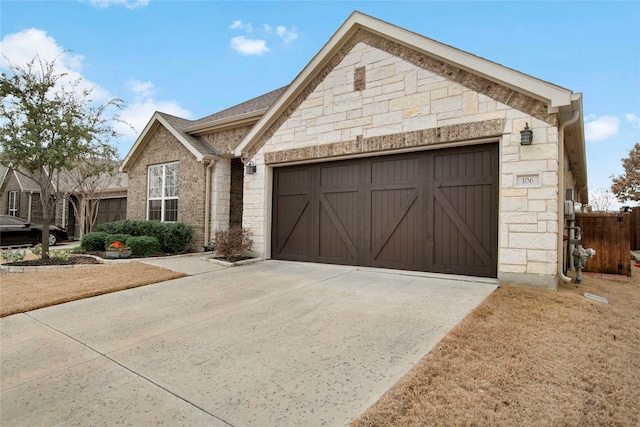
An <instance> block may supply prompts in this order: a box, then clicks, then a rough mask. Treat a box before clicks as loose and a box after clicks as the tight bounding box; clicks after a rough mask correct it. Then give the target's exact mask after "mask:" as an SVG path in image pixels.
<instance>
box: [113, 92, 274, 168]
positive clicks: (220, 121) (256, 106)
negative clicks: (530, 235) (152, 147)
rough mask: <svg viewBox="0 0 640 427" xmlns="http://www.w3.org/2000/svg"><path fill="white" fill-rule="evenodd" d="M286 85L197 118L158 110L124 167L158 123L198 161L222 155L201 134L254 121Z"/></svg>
mask: <svg viewBox="0 0 640 427" xmlns="http://www.w3.org/2000/svg"><path fill="white" fill-rule="evenodd" d="M285 89H286V86H285V87H282V88H280V89H276V90H273V91H271V92H269V93H266V94H264V95H260V96H258V97H256V98H253V99H250V100H248V101H245V102H243V103H241V104H238V105H235V106H233V107H230V108H227V109H225V110H222V111H219V112H217V113H215V114H211V115H209V116H206V117H203V118H201V119H198V120H187V119H183V118H180V117H176V116H172V115H171V114H167V113H161V112H159V111H157V112H156V113H154V115H153V116H152V117H151V119H150V120H149V123H147V126H146V127H145V128H144V130H143V131H142V133H141V134H140V135H139V136H138V138H137V139H136V142H135V143H134V144H133V147H132V148H131V150H129V153H128V154H127V156H126V157H125V159H124V161H123V163H122V170H123V171H124V172H126V171H127V170H128V169H129V168H130V166H131V162H133V161H134V160H135V158H136V157H137V156H138V155H139V153H140V151H141V150H142V148H143V147H144V145H145V144H146V137H147V136H151V135H152V134H153V132H154V131H155V129H157V127H158V125H162V126H164V127H165V128H166V129H167V130H168V131H169V132H171V133H172V134H173V136H175V137H176V139H177V140H178V141H180V142H181V143H182V145H184V146H185V147H186V148H187V150H189V152H191V153H192V154H193V155H194V156H195V158H196V159H197V160H198V161H202V160H203V159H207V158H214V157H216V156H218V155H220V152H219V150H218V149H217V148H216V147H215V146H213V145H212V144H210V143H209V142H207V140H206V139H204V138H202V137H201V136H199V135H201V134H203V133H205V132H211V131H214V130H217V129H223V128H227V127H231V126H240V125H244V124H247V125H248V124H255V123H256V122H257V121H258V119H259V118H260V117H262V115H263V114H264V113H265V112H266V111H267V110H268V109H269V107H271V105H272V104H273V103H274V101H275V100H276V99H277V98H278V97H279V96H280V94H282V92H284V90H285Z"/></svg>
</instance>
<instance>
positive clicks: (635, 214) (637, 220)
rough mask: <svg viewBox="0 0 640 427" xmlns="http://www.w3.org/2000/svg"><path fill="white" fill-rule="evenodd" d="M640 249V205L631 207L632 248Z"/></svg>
mask: <svg viewBox="0 0 640 427" xmlns="http://www.w3.org/2000/svg"><path fill="white" fill-rule="evenodd" d="M636 249H640V206H634V207H632V208H631V250H636Z"/></svg>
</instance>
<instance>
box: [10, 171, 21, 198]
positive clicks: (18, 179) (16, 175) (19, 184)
mask: <svg viewBox="0 0 640 427" xmlns="http://www.w3.org/2000/svg"><path fill="white" fill-rule="evenodd" d="M11 172H13V176H15V177H16V181H18V186H19V187H20V192H21V193H24V186H23V185H22V181H20V177H19V176H18V171H16V170H15V169H12V170H11Z"/></svg>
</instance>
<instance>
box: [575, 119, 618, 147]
mask: <svg viewBox="0 0 640 427" xmlns="http://www.w3.org/2000/svg"><path fill="white" fill-rule="evenodd" d="M586 120H588V122H587V123H586V124H585V125H584V129H585V133H586V135H585V137H586V140H587V141H594V142H597V141H604V140H606V139H609V138H611V137H613V136H615V135H616V134H617V133H618V127H619V126H620V119H618V118H617V117H615V116H600V117H596V116H593V115H589V116H587V117H586Z"/></svg>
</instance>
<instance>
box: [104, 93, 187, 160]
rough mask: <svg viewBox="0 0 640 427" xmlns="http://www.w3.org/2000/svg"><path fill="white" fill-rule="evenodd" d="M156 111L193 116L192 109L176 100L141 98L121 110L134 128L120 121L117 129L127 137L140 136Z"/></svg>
mask: <svg viewBox="0 0 640 427" xmlns="http://www.w3.org/2000/svg"><path fill="white" fill-rule="evenodd" d="M156 111H161V112H163V113H167V114H171V115H174V116H178V117H182V118H185V119H189V118H192V117H193V113H192V112H191V111H189V110H187V109H185V108H182V107H181V106H180V105H179V104H178V103H177V102H176V101H157V100H154V99H140V100H137V101H136V102H134V103H132V104H130V105H128V106H127V107H126V108H125V109H124V110H123V111H122V112H120V118H121V119H122V120H124V121H125V122H127V123H128V124H129V125H131V126H133V129H131V128H130V127H129V126H127V125H125V124H123V123H118V124H116V126H115V128H116V131H118V132H119V133H121V134H122V135H124V136H125V137H126V138H131V139H135V138H137V137H138V135H139V134H140V132H142V130H143V129H144V127H145V126H146V125H147V123H149V119H151V116H153V113H155V112H156ZM120 154H127V153H120Z"/></svg>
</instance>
